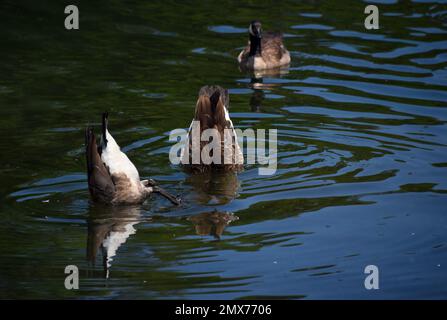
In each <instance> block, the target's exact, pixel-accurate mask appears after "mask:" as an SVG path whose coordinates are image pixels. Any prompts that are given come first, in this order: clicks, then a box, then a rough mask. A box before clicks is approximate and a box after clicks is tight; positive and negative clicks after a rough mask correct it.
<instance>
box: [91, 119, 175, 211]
mask: <svg viewBox="0 0 447 320" xmlns="http://www.w3.org/2000/svg"><path fill="white" fill-rule="evenodd" d="M107 126H108V114H107V113H104V114H103V115H102V133H101V143H100V145H99V147H98V146H97V143H96V137H95V134H94V132H93V128H91V127H88V128H87V129H86V132H85V143H86V157H87V176H88V187H89V191H90V194H91V196H92V198H93V200H95V201H99V202H104V203H109V204H112V205H121V204H139V203H142V202H144V200H145V199H146V198H147V197H148V196H149V195H150V194H151V193H152V192H157V193H160V194H161V195H162V196H164V197H166V198H167V199H168V200H169V201H171V202H172V203H174V204H179V200H178V199H177V198H176V197H174V196H173V195H171V194H169V193H168V192H166V191H165V190H163V189H162V188H160V187H158V186H156V185H155V182H154V181H153V180H142V181H140V175H139V173H138V170H137V168H136V167H135V165H134V164H133V163H132V162H131V161H130V160H129V158H128V157H127V156H126V154H125V153H124V152H122V151H121V148H120V147H119V145H118V144H117V143H116V141H115V139H114V138H113V137H112V135H111V134H110V132H109V130H108V128H107Z"/></svg>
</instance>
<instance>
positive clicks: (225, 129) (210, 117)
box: [181, 85, 244, 173]
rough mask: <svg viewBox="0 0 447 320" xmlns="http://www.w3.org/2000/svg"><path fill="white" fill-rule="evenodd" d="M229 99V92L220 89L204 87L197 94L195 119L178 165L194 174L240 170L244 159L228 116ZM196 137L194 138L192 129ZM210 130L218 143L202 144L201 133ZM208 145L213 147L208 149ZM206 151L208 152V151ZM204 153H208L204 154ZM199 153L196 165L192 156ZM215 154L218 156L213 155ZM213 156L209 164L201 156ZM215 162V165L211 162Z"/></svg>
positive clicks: (204, 142)
mask: <svg viewBox="0 0 447 320" xmlns="http://www.w3.org/2000/svg"><path fill="white" fill-rule="evenodd" d="M229 104H230V96H229V94H228V90H226V89H224V88H222V87H221V86H214V85H213V86H203V87H202V88H201V89H200V91H199V98H198V99H197V103H196V108H195V111H194V118H193V121H192V122H191V125H190V127H189V131H188V138H187V142H186V144H185V147H184V148H183V149H182V151H181V162H182V164H183V166H184V167H185V168H186V169H189V170H190V171H192V172H193V173H202V172H207V171H209V170H213V171H216V170H217V171H221V172H237V171H240V170H241V169H242V168H243V163H244V156H243V154H242V151H241V148H240V147H239V144H238V139H237V134H236V131H235V129H234V126H233V122H232V121H231V119H230V114H229V112H228V109H229ZM197 127H198V128H199V129H200V130H197V132H198V134H199V136H198V137H196V136H195V135H194V132H195V128H197ZM208 129H211V130H214V132H215V133H216V136H217V139H216V141H214V137H213V138H212V139H213V140H212V141H211V142H208V141H201V137H203V135H204V131H206V130H208ZM210 144H213V145H214V146H216V148H211V147H210ZM207 148H208V149H207ZM204 149H207V150H204ZM195 151H198V152H197V154H198V157H197V158H199V161H197V162H195V161H194V156H193V153H194V152H195ZM214 152H216V154H217V152H218V154H217V155H216V154H214ZM204 153H205V154H210V155H211V154H212V160H213V161H212V162H210V163H207V162H206V161H204V160H203V158H202V156H203V154H204ZM214 160H217V161H214Z"/></svg>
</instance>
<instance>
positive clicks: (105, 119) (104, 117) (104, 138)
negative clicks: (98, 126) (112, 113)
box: [102, 112, 109, 147]
mask: <svg viewBox="0 0 447 320" xmlns="http://www.w3.org/2000/svg"><path fill="white" fill-rule="evenodd" d="M108 118H109V113H108V112H104V113H103V114H102V141H103V145H104V147H106V146H107V135H106V132H107V125H108V123H109V120H108Z"/></svg>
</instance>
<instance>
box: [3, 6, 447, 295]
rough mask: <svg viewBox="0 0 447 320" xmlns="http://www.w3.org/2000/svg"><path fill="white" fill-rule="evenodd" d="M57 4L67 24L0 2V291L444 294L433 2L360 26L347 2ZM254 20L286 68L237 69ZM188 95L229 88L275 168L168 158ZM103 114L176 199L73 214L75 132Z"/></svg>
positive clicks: (83, 205)
mask: <svg viewBox="0 0 447 320" xmlns="http://www.w3.org/2000/svg"><path fill="white" fill-rule="evenodd" d="M377 2H379V1H377ZM70 3H73V4H77V5H78V6H79V10H80V30H78V31H67V30H65V29H64V19H65V15H64V13H63V11H64V6H65V5H66V4H65V3H64V2H63V1H31V0H30V1H2V2H1V4H0V36H1V38H0V39H1V45H0V46H1V50H0V61H1V62H0V135H1V139H0V159H1V167H0V181H1V184H0V194H1V203H0V298H144V299H146V298H150V299H152V298H189V299H198V298H213V299H214V298H217V299H220V298H229V299H233V298H248V297H275V298H310V299H312V298H337V299H340V298H341V299H343V298H364V299H387V298H410V299H412V298H424V299H425V298H435V299H445V298H447V273H446V272H447V271H446V270H447V269H446V268H447V211H446V201H447V194H446V192H447V159H446V155H447V125H446V121H447V102H446V101H447V91H446V88H447V6H446V5H445V4H442V1H414V2H411V1H399V2H398V1H383V3H379V4H378V6H379V9H380V14H381V16H380V28H381V29H380V30H376V31H366V30H365V28H364V27H363V19H364V17H365V15H364V14H363V10H364V7H365V5H366V3H365V2H361V1H302V2H292V1H281V2H280V4H278V2H276V1H275V2H273V1H272V2H268V3H267V2H261V1H249V2H246V4H244V5H242V4H240V1H220V2H219V4H218V5H217V4H211V3H210V2H206V3H205V2H199V1H197V2H196V1H194V2H193V1H184V2H182V4H178V2H177V1H162V2H157V3H151V2H149V1H129V2H126V4H123V3H120V2H119V1H98V2H94V1H90V2H89V1H82V2H80V1H72V2H70ZM254 18H257V19H260V20H261V21H263V24H264V28H265V29H280V30H282V31H283V32H284V33H285V34H286V39H285V42H286V45H287V47H288V49H289V50H290V52H291V55H292V64H291V67H290V69H289V70H288V72H286V73H284V74H281V75H278V74H276V75H275V74H270V75H265V74H264V75H256V77H257V79H256V80H252V78H253V77H254V76H253V75H250V74H245V73H242V72H240V71H239V69H238V67H237V65H236V63H235V58H236V56H237V54H238V53H239V51H240V49H241V47H242V46H244V45H245V43H246V41H247V39H246V38H247V34H246V30H247V27H248V23H249V21H250V20H252V19H254ZM261 76H262V77H263V78H262V79H260V77H261ZM204 84H220V85H222V86H224V87H226V88H229V89H230V94H231V110H230V111H231V116H232V118H233V122H234V124H235V125H236V126H237V127H239V128H248V127H251V128H255V129H257V128H265V129H268V128H277V129H278V130H279V131H278V145H279V150H278V159H279V165H278V171H277V172H276V174H275V175H273V176H259V175H258V174H257V173H258V170H257V169H258V167H257V166H247V167H246V169H245V171H244V172H242V173H241V174H239V175H238V176H237V177H235V176H212V177H209V176H208V177H195V176H189V175H188V174H186V173H184V172H183V171H182V170H181V168H179V167H177V166H174V165H171V164H170V163H169V160H168V152H169V148H170V146H171V145H172V143H171V142H169V141H168V135H169V132H170V131H171V130H172V129H175V128H186V127H188V126H189V123H190V121H191V117H192V112H193V108H194V105H195V100H196V97H197V92H198V90H199V88H200V87H201V86H202V85H204ZM104 110H108V111H109V112H110V122H111V132H112V134H113V135H114V136H115V138H116V139H117V141H118V142H119V143H120V144H121V146H122V147H123V149H124V150H125V151H126V152H127V154H128V155H129V157H130V158H131V159H132V161H133V162H134V163H135V164H136V166H137V168H138V169H139V171H140V174H141V176H142V177H144V178H147V177H151V178H154V179H156V180H158V181H159V182H160V183H161V184H162V185H163V186H164V187H165V188H166V189H168V190H169V191H171V192H173V193H176V194H180V195H181V196H182V198H183V199H184V204H183V206H181V207H180V208H175V207H172V206H171V205H170V204H169V203H168V202H167V201H165V200H164V199H161V198H159V197H152V198H151V199H150V200H149V201H147V202H146V203H145V204H144V205H142V206H138V207H130V208H107V207H105V208H104V207H100V206H97V205H94V204H92V203H91V202H90V200H89V194H88V191H87V185H86V177H85V160H84V153H83V150H84V149H83V148H84V146H83V143H84V137H83V134H84V128H85V126H86V125H87V124H89V123H90V124H99V120H100V114H101V112H103V111H104ZM214 209H217V210H218V211H220V212H228V213H227V214H224V215H218V214H217V213H211V214H210V212H213V210H214ZM236 217H238V219H237V218H236ZM226 224H228V225H227V226H226V228H225V229H224V226H225V225H226ZM216 233H217V234H220V233H221V236H220V240H217V239H216V238H215V237H213V236H212V235H210V234H216ZM104 238H107V239H108V240H107V239H106V241H109V242H108V248H109V249H110V250H109V261H108V262H107V264H108V265H109V268H108V273H109V274H108V279H105V277H104V268H103V261H102V252H101V249H98V250H97V256H96V264H95V265H92V264H90V263H89V262H88V261H87V259H86V256H87V253H89V254H90V255H92V254H93V253H94V251H95V248H96V247H97V246H99V244H100V243H101V241H102V240H104ZM87 239H89V240H90V241H88V240H87ZM112 242H113V243H112ZM70 264H74V265H77V266H78V267H79V269H80V289H79V290H77V291H76V290H73V291H69V290H66V289H65V287H64V279H65V274H64V268H65V266H66V265H70ZM369 264H374V265H377V266H378V267H379V270H380V289H379V290H371V291H369V290H366V289H365V287H364V279H365V276H366V275H365V274H364V272H363V271H364V268H365V266H367V265H369Z"/></svg>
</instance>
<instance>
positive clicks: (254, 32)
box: [248, 20, 262, 39]
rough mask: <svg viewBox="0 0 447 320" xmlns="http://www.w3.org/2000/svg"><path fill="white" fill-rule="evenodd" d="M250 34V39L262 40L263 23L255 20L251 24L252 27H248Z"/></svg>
mask: <svg viewBox="0 0 447 320" xmlns="http://www.w3.org/2000/svg"><path fill="white" fill-rule="evenodd" d="M248 33H249V34H250V37H255V38H258V39H261V38H262V25H261V22H259V21H257V20H254V21H252V22H251V23H250V26H249V27H248Z"/></svg>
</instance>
